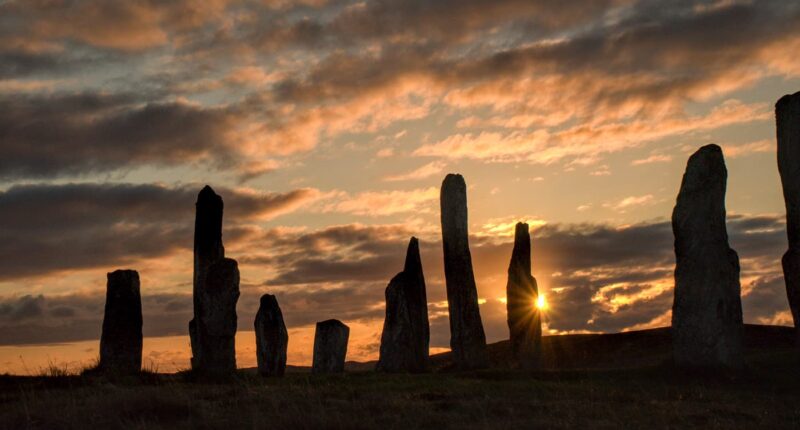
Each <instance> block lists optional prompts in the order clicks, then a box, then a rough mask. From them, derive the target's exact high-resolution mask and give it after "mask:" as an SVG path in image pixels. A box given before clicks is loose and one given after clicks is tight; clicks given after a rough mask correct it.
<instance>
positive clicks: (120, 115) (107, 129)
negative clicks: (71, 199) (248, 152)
mask: <svg viewBox="0 0 800 430" xmlns="http://www.w3.org/2000/svg"><path fill="white" fill-rule="evenodd" d="M0 104H2V105H3V106H4V108H3V109H2V111H0V129H2V130H4V138H3V139H2V141H1V142H0V152H2V154H3V157H2V158H0V160H1V161H0V177H5V178H13V177H20V176H21V177H53V176H58V175H63V174H73V175H74V174H85V173H89V172H107V171H111V170H116V169H120V168H132V167H136V166H138V165H140V164H155V165H177V164H183V163H187V162H189V163H190V162H198V161H212V158H213V161H214V162H215V163H223V164H224V163H226V162H230V161H232V158H233V153H234V151H233V150H232V149H230V148H228V147H227V146H226V145H227V144H229V143H230V142H231V139H232V137H231V131H232V128H233V127H234V126H235V122H236V120H235V118H234V116H233V114H232V113H231V112H229V111H227V110H225V109H222V108H205V107H201V106H198V105H193V104H189V103H186V102H180V101H178V102H167V103H147V104H140V103H137V101H136V100H135V98H133V97H131V96H127V95H105V94H90V93H89V94H65V95H41V96H24V95H19V94H9V95H0Z"/></svg>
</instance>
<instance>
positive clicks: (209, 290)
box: [193, 258, 239, 374]
mask: <svg viewBox="0 0 800 430" xmlns="http://www.w3.org/2000/svg"><path fill="white" fill-rule="evenodd" d="M200 299H201V300H200V309H199V312H198V313H197V316H196V317H195V322H196V333H195V335H196V338H195V341H196V342H197V351H198V354H197V355H196V356H195V359H194V360H193V365H194V367H193V368H194V369H195V370H197V371H199V372H201V373H212V374H220V373H230V372H233V371H234V370H236V348H235V345H234V339H235V337H236V326H237V319H236V302H237V301H238V300H239V267H238V264H237V263H236V260H233V259H230V258H223V259H221V260H219V261H217V262H216V263H213V264H212V265H210V266H208V269H207V272H206V275H205V277H204V278H203V283H202V284H201V285H200Z"/></svg>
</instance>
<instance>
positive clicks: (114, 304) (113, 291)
mask: <svg viewBox="0 0 800 430" xmlns="http://www.w3.org/2000/svg"><path fill="white" fill-rule="evenodd" d="M107 277H108V284H107V285H106V307H105V315H104V316H103V333H102V335H101V337H100V363H99V366H98V367H99V368H100V369H102V370H110V371H113V372H121V373H136V372H139V371H140V370H141V368H142V298H141V295H140V293H139V274H138V273H137V272H136V271H135V270H116V271H114V272H111V273H109V274H108V275H107Z"/></svg>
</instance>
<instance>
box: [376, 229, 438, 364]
mask: <svg viewBox="0 0 800 430" xmlns="http://www.w3.org/2000/svg"><path fill="white" fill-rule="evenodd" d="M429 343H430V329H429V326H428V299H427V297H426V293H425V276H424V275H423V273H422V260H421V259H420V256H419V241H418V240H417V238H416V237H412V238H411V241H410V242H409V244H408V251H407V252H406V263H405V267H404V268H403V271H402V272H400V273H398V274H397V275H396V276H395V277H394V278H392V280H391V281H390V282H389V286H388V287H386V319H385V320H384V322H383V334H382V335H381V349H380V358H379V359H378V365H377V370H379V371H383V372H425V371H426V370H427V369H428V358H429V355H428V346H429Z"/></svg>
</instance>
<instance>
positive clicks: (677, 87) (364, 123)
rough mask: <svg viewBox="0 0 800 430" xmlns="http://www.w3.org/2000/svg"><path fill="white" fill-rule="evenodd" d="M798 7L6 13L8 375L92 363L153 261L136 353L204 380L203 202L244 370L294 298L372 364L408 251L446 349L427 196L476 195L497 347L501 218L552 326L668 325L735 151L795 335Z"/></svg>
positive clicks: (2, 233)
mask: <svg viewBox="0 0 800 430" xmlns="http://www.w3.org/2000/svg"><path fill="white" fill-rule="evenodd" d="M798 52H800V3H799V2H795V1H786V0H753V1H737V0H714V1H711V0H709V1H699V0H698V1H690V0H669V1H668V0H663V1H645V0H639V1H637V0H570V1H564V0H520V1H516V0H443V1H432V0H382V1H370V0H367V1H348V0H330V1H326V0H299V1H292V0H213V1H212V0H203V1H200V0H197V1H194V0H176V1H171V2H160V1H155V0H152V1H125V2H121V1H111V0H109V1H93V2H90V1H79V0H72V1H70V0H20V1H8V0H6V1H3V0H0V373H3V372H5V371H8V372H14V373H24V372H33V371H36V370H37V369H38V368H39V367H40V366H43V365H46V364H47V363H48V362H52V363H71V364H73V365H75V364H77V363H85V362H87V360H90V359H92V358H95V357H96V356H97V354H98V339H99V335H100V328H101V324H102V317H103V314H102V313H103V303H104V299H105V296H104V295H105V282H106V273H107V272H110V271H112V270H114V269H117V268H131V269H136V270H138V271H139V274H140V276H141V280H142V286H141V288H142V289H141V291H142V300H143V312H144V333H145V336H146V339H145V362H146V363H153V364H154V365H156V366H158V367H159V369H161V370H173V369H179V368H187V367H188V356H189V341H188V336H187V324H188V321H189V320H190V319H191V313H192V305H191V303H192V297H191V291H192V285H191V282H192V229H193V218H194V202H195V199H196V195H197V193H198V192H199V190H200V189H201V188H202V186H203V185H205V184H209V185H211V186H212V187H214V189H215V190H216V192H217V193H218V194H220V195H221V196H222V198H223V199H224V202H225V217H224V230H223V232H224V233H223V240H224V243H225V248H226V255H227V256H228V257H231V258H234V259H236V260H238V262H239V268H240V271H241V293H242V294H241V298H240V300H239V303H238V316H239V335H238V336H237V348H238V349H237V352H238V356H239V366H240V367H249V366H254V365H255V353H254V350H255V343H254V337H253V333H252V327H253V318H254V316H255V312H256V308H257V306H258V298H259V296H260V295H261V294H263V293H271V294H275V295H277V298H278V301H279V303H280V305H281V307H282V309H283V315H284V317H285V319H286V322H287V325H288V326H289V331H290V339H289V345H290V346H289V364H298V365H299V364H309V363H310V357H311V345H312V341H313V324H314V323H315V322H316V321H321V320H324V319H329V318H337V319H340V320H342V321H343V322H345V323H346V324H348V325H350V326H351V328H352V330H353V331H352V333H351V338H350V339H351V342H350V346H349V349H348V360H369V359H376V358H377V351H378V342H379V339H380V330H381V326H382V324H383V316H384V303H383V293H384V288H385V287H386V284H387V283H388V281H389V279H390V278H391V277H392V276H393V275H395V274H396V273H397V272H399V271H400V270H401V269H402V265H403V261H402V260H403V258H404V256H405V246H406V244H407V242H408V239H409V237H410V236H412V235H414V236H417V237H419V238H420V242H421V252H422V259H423V268H424V271H425V275H426V281H427V286H428V300H429V313H430V318H431V348H432V351H441V350H443V349H444V348H447V347H448V346H449V329H448V319H447V304H446V301H445V300H446V294H445V288H444V282H443V269H442V249H441V231H440V227H439V200H438V199H439V186H440V185H441V181H442V179H443V178H444V176H445V175H446V174H447V173H450V172H458V173H461V174H462V175H464V177H465V179H466V181H467V185H468V187H469V189H468V203H469V211H470V212H469V216H470V219H469V222H470V234H471V239H470V240H471V249H472V257H473V264H474V265H475V272H476V278H477V283H478V295H479V297H480V299H481V303H482V304H481V306H480V308H481V315H482V318H483V324H484V327H485V329H486V333H487V338H488V341H490V342H494V341H498V340H501V339H505V338H507V337H508V335H507V332H508V329H507V326H506V320H505V318H506V315H505V304H504V303H503V300H504V299H505V285H506V269H507V265H508V260H509V258H510V255H511V247H512V239H513V226H514V223H516V222H517V221H527V222H529V223H530V224H531V226H532V249H533V275H534V276H535V277H536V279H537V280H538V282H539V286H540V289H541V290H542V291H543V292H544V293H545V294H546V296H547V299H548V302H549V304H550V310H549V311H548V314H547V315H546V317H545V324H546V333H550V334H559V333H570V332H616V331H622V330H632V329H641V328H649V327H657V326H664V325H669V321H670V307H671V305H672V287H673V279H672V269H673V265H674V254H673V250H672V232H671V227H670V224H669V217H670V215H671V211H672V207H673V205H674V203H675V196H676V195H677V192H678V187H679V185H680V180H681V175H682V173H683V169H684V167H685V163H686V160H687V158H688V156H689V155H690V154H691V153H692V152H693V151H695V150H696V149H697V148H699V147H700V146H702V145H704V144H707V143H712V142H713V143H717V144H719V145H720V146H721V147H722V148H723V151H724V153H725V157H726V163H727V166H728V173H729V176H728V194H727V209H728V231H729V234H730V240H731V246H732V247H733V248H734V249H736V250H737V251H738V253H739V256H740V259H741V266H742V273H741V281H742V294H743V297H742V302H743V308H744V319H745V322H748V323H764V324H783V325H789V324H791V316H790V314H789V311H788V305H787V301H786V295H785V291H784V283H783V277H782V273H781V269H780V256H781V255H782V253H783V252H784V251H785V249H786V238H785V227H784V215H785V211H784V206H783V199H782V194H781V188H780V181H779V178H778V171H777V165H776V158H775V157H776V155H775V150H776V143H775V129H774V127H775V125H774V115H773V106H774V103H775V101H777V99H778V98H779V97H780V96H782V95H784V94H787V93H794V92H796V91H800V55H798Z"/></svg>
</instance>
